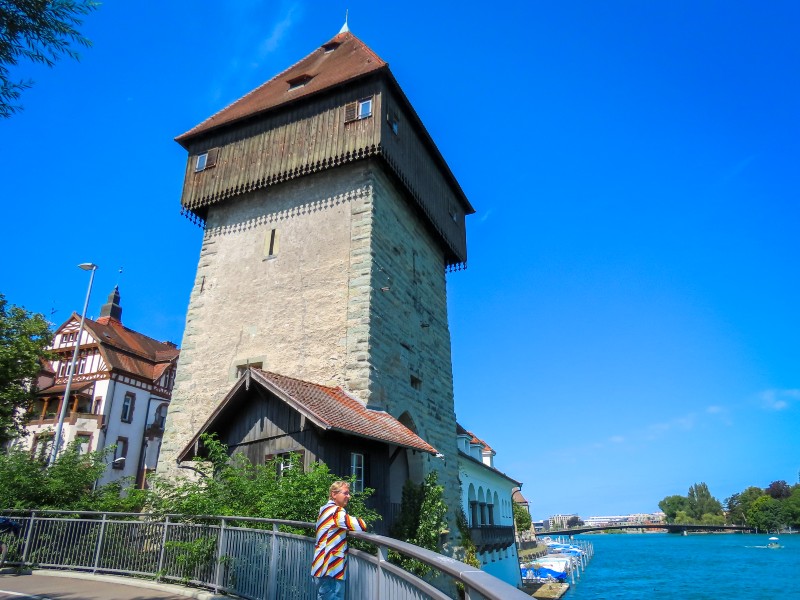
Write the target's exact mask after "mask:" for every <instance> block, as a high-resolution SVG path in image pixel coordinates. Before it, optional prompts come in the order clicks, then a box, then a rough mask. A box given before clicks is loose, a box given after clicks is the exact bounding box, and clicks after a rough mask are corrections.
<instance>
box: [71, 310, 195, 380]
mask: <svg viewBox="0 0 800 600" xmlns="http://www.w3.org/2000/svg"><path fill="white" fill-rule="evenodd" d="M72 319H75V320H77V319H79V317H78V315H77V314H74V313H73V315H72ZM68 322H69V321H68ZM64 325H66V323H65V324H64ZM64 325H62V326H61V327H60V328H59V331H60V330H61V329H62V328H63V327H64ZM84 328H85V329H86V331H87V332H89V334H90V335H91V336H92V337H93V338H94V339H95V340H96V341H97V346H98V348H99V350H100V354H101V355H102V356H103V359H104V360H105V362H106V364H107V365H108V368H109V369H113V370H116V371H124V372H126V373H130V374H132V375H136V376H138V377H142V378H144V379H147V380H149V381H156V380H157V379H158V378H159V377H161V375H163V374H164V371H165V370H166V368H167V367H168V366H169V365H170V364H172V363H173V362H174V361H175V359H177V358H178V355H179V354H180V350H179V349H178V348H176V347H175V346H173V345H172V344H170V343H169V342H159V341H158V340H154V339H153V338H151V337H148V336H146V335H144V334H142V333H139V332H138V331H134V330H132V329H128V328H127V327H125V326H124V325H123V324H122V323H120V322H119V321H117V320H115V319H110V318H108V317H101V318H100V319H98V320H97V321H93V320H92V319H86V320H85V322H84Z"/></svg>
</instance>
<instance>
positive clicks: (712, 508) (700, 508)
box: [687, 483, 722, 521]
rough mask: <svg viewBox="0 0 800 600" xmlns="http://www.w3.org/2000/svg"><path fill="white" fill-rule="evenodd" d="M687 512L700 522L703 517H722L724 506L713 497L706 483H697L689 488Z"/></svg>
mask: <svg viewBox="0 0 800 600" xmlns="http://www.w3.org/2000/svg"><path fill="white" fill-rule="evenodd" d="M687 499H688V500H689V504H688V509H687V512H688V513H689V516H690V517H691V518H692V519H695V520H697V521H700V520H702V519H703V515H706V514H709V515H721V514H722V504H721V503H720V501H719V500H717V499H716V498H714V497H713V496H712V495H711V492H710V491H708V486H707V485H706V484H705V483H695V484H694V485H693V486H691V487H690V488H689V494H688V495H687Z"/></svg>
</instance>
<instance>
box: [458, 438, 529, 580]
mask: <svg viewBox="0 0 800 600" xmlns="http://www.w3.org/2000/svg"><path fill="white" fill-rule="evenodd" d="M457 438H458V473H459V479H460V480H461V493H462V498H461V505H462V507H463V508H464V513H465V514H466V516H467V521H468V524H469V529H470V535H471V537H472V541H473V542H474V543H475V545H476V546H477V549H478V560H480V562H481V569H483V570H484V571H486V572H487V573H489V574H490V575H493V576H495V577H497V578H498V579H502V580H503V581H505V582H507V583H509V584H511V585H514V586H519V585H521V583H522V581H521V576H520V569H519V558H518V556H517V546H516V539H515V535H514V511H513V503H514V501H513V499H512V496H513V494H514V491H515V490H518V489H519V488H520V486H521V485H522V484H521V483H520V482H518V481H515V480H514V479H512V478H511V477H509V476H508V475H506V474H504V473H501V472H500V471H498V470H497V469H495V467H494V456H495V451H494V450H492V449H491V447H489V445H488V444H487V443H486V442H484V441H483V440H480V439H478V438H477V437H475V436H474V435H473V434H472V433H471V432H469V431H467V430H466V429H464V428H463V427H461V425H457Z"/></svg>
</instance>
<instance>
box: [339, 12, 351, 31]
mask: <svg viewBox="0 0 800 600" xmlns="http://www.w3.org/2000/svg"><path fill="white" fill-rule="evenodd" d="M348 12H349V11H348V9H344V25H342V28H341V29H340V30H339V33H347V32H349V31H350V28H349V27H348V26H347V13H348Z"/></svg>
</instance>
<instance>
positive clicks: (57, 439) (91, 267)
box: [47, 263, 97, 465]
mask: <svg viewBox="0 0 800 600" xmlns="http://www.w3.org/2000/svg"><path fill="white" fill-rule="evenodd" d="M78 267H79V268H81V269H83V270H84V271H91V272H92V275H91V276H90V277H89V288H88V289H87V290H86V301H85V302H84V303H83V312H82V313H81V324H80V326H79V327H78V338H77V339H76V340H75V350H74V351H73V353H72V362H71V363H70V365H69V374H68V375H67V387H66V388H64V400H63V401H62V402H61V410H60V411H59V414H58V425H57V426H56V433H55V435H54V436H53V448H52V449H51V450H50V460H49V461H48V463H47V464H48V465H52V464H53V463H54V462H55V461H56V455H57V454H58V448H59V446H61V432H62V430H63V429H64V417H65V416H66V415H67V405H68V404H69V394H70V392H71V391H72V378H73V376H74V375H75V364H76V363H77V362H78V353H79V352H80V348H81V336H82V335H83V322H84V321H85V320H86V309H87V308H88V307H89V296H91V295H92V283H93V282H94V272H95V271H96V270H97V265H95V264H93V263H81V264H79V265H78Z"/></svg>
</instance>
